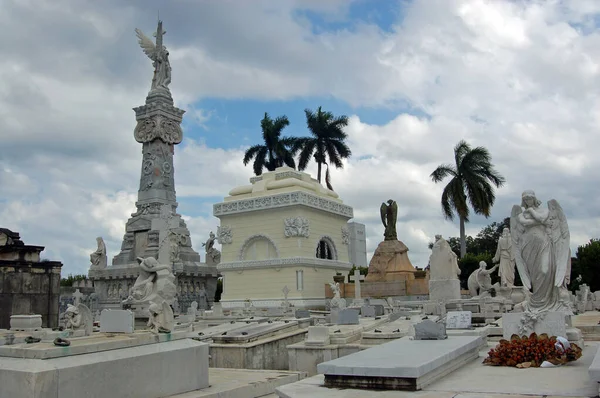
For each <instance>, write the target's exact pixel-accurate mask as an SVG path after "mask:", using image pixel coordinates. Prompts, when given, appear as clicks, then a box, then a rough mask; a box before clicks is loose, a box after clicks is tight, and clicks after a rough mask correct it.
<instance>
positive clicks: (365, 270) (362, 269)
mask: <svg viewBox="0 0 600 398" xmlns="http://www.w3.org/2000/svg"><path fill="white" fill-rule="evenodd" d="M357 268H358V271H359V272H360V274H361V275H364V276H367V274H368V273H369V267H357V266H356V265H353V266H352V268H351V269H350V272H348V283H354V271H355V270H356V269H357ZM350 275H352V280H350Z"/></svg>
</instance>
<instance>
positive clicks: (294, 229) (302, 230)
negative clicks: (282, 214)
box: [283, 217, 310, 238]
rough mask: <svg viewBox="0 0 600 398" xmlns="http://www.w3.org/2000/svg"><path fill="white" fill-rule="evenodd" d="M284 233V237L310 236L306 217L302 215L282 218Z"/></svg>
mask: <svg viewBox="0 0 600 398" xmlns="http://www.w3.org/2000/svg"><path fill="white" fill-rule="evenodd" d="M283 224H284V235H285V237H286V238H291V237H303V238H308V237H309V236H310V225H309V222H308V219H306V218H304V217H292V218H286V219H285V220H283Z"/></svg>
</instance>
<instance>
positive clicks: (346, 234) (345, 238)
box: [342, 227, 350, 245]
mask: <svg viewBox="0 0 600 398" xmlns="http://www.w3.org/2000/svg"><path fill="white" fill-rule="evenodd" d="M342 244H344V245H348V244H350V230H348V227H342Z"/></svg>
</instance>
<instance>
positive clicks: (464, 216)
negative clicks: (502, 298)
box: [431, 140, 505, 258]
mask: <svg viewBox="0 0 600 398" xmlns="http://www.w3.org/2000/svg"><path fill="white" fill-rule="evenodd" d="M454 162H455V165H450V164H442V165H440V166H438V167H437V169H435V170H434V171H433V173H431V179H432V180H433V182H435V183H438V182H441V181H442V180H444V178H446V177H448V176H450V177H452V179H451V180H450V182H449V183H448V184H447V185H446V186H445V187H444V191H443V192H442V212H443V213H444V217H445V218H446V219H448V220H452V219H454V212H456V213H457V214H458V217H459V219H460V257H461V258H462V257H464V255H465V254H466V252H467V248H466V243H465V222H469V203H470V204H471V207H473V210H474V211H475V213H476V214H483V215H484V216H485V217H486V218H487V217H489V216H490V210H491V208H492V206H493V205H494V201H495V200H496V195H495V194H494V187H493V186H492V184H493V185H495V186H496V187H497V188H499V187H501V186H502V185H504V181H505V180H504V177H502V176H501V175H500V173H498V172H497V171H496V170H495V169H494V166H493V165H492V163H491V156H490V153H489V152H488V150H487V149H485V148H484V147H477V148H471V146H470V145H469V144H467V143H466V142H465V141H464V140H461V141H460V142H459V143H458V144H456V146H455V147H454ZM467 199H468V202H469V203H467Z"/></svg>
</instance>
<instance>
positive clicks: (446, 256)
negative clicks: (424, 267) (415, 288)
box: [429, 235, 460, 280]
mask: <svg viewBox="0 0 600 398" xmlns="http://www.w3.org/2000/svg"><path fill="white" fill-rule="evenodd" d="M435 239H436V241H435V243H434V244H433V247H432V248H431V256H429V272H430V273H429V278H430V279H434V280H447V279H458V276H459V275H460V268H459V267H458V256H457V255H456V253H454V251H452V248H451V247H450V244H449V243H448V242H447V241H446V240H445V239H444V238H442V236H441V235H436V236H435Z"/></svg>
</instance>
